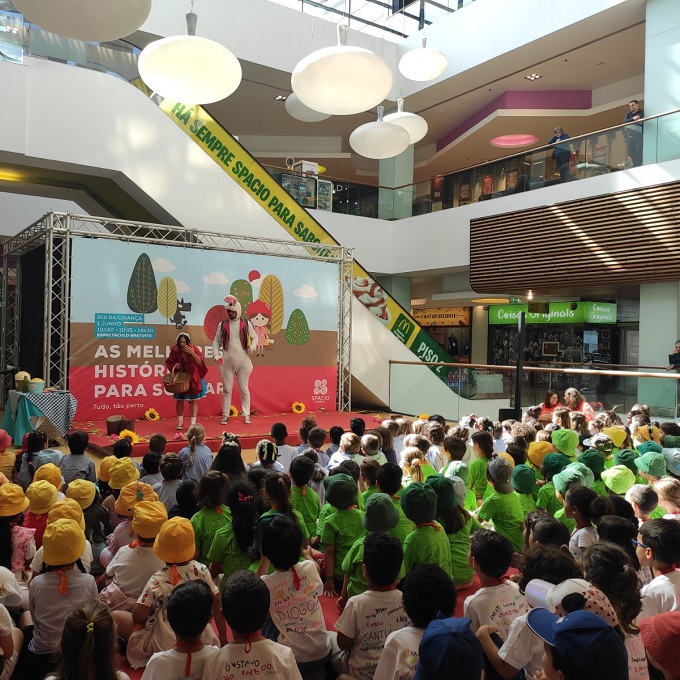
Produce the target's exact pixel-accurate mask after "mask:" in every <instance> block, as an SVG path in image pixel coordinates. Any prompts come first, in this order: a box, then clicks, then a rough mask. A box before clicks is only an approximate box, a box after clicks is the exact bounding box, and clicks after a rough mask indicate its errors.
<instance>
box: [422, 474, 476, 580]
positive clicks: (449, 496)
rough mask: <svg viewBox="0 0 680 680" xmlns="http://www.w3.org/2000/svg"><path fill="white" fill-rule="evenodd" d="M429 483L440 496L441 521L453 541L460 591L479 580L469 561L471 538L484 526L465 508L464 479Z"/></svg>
mask: <svg viewBox="0 0 680 680" xmlns="http://www.w3.org/2000/svg"><path fill="white" fill-rule="evenodd" d="M426 484H429V485H430V486H431V487H432V488H433V489H434V491H435V493H436V494H437V521H438V522H439V523H440V524H441V525H442V527H444V531H445V532H446V537H447V538H448V540H449V547H450V549H451V576H452V578H453V583H454V585H455V587H456V590H461V589H463V588H468V587H469V586H470V585H472V581H473V579H474V577H475V572H474V571H473V570H472V567H471V566H470V561H469V559H468V553H469V552H470V535H471V534H472V533H474V532H475V531H479V529H481V528H482V525H481V524H480V523H479V520H478V519H477V518H476V517H475V516H473V515H470V513H469V512H468V511H467V510H466V509H465V507H464V503H465V492H466V489H465V484H464V483H463V480H462V479H460V477H452V478H449V477H444V476H442V475H433V476H432V477H428V478H427V482H426ZM468 491H469V489H468Z"/></svg>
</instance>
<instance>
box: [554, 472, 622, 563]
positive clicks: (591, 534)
mask: <svg viewBox="0 0 680 680" xmlns="http://www.w3.org/2000/svg"><path fill="white" fill-rule="evenodd" d="M564 514H565V515H566V516H567V517H568V518H569V519H573V520H574V521H575V522H576V529H575V530H574V532H573V533H572V535H571V538H570V539H569V552H571V554H572V555H573V556H574V559H576V560H579V561H580V559H581V555H582V554H583V553H584V552H585V550H586V548H588V547H590V546H591V545H593V543H596V542H597V529H596V528H595V525H594V524H593V521H595V520H597V519H599V518H600V517H603V516H604V515H613V514H614V507H613V506H612V504H611V502H610V501H609V499H607V498H605V497H604V496H598V495H597V494H596V493H595V492H594V491H593V490H592V489H588V488H586V487H585V486H572V487H571V488H570V489H569V490H568V491H567V493H566V495H565V497H564Z"/></svg>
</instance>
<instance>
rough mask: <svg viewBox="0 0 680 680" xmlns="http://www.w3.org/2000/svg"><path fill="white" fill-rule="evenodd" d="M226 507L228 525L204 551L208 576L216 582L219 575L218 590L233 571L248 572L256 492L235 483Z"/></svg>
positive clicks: (240, 481) (240, 482)
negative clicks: (220, 575)
mask: <svg viewBox="0 0 680 680" xmlns="http://www.w3.org/2000/svg"><path fill="white" fill-rule="evenodd" d="M227 507H228V508H229V510H230V514H231V521H230V522H229V523H228V524H225V525H224V526H223V527H222V528H221V529H218V531H217V533H216V534H215V538H213V542H212V545H211V546H210V550H209V551H208V562H209V564H210V575H211V576H212V577H213V579H214V580H215V581H216V579H217V577H218V576H219V574H223V577H222V580H221V582H220V589H222V590H223V589H224V584H225V583H226V582H227V579H228V578H229V577H230V576H231V575H232V574H233V573H234V572H236V571H240V570H241V569H248V567H249V566H250V564H251V563H252V561H253V559H254V558H255V554H254V552H253V551H252V547H253V534H254V527H255V520H256V519H257V490H256V489H255V487H254V486H253V485H252V484H251V483H250V482H249V481H247V480H246V479H245V478H241V479H235V480H234V481H233V482H232V483H231V484H230V485H229V489H228V490H227Z"/></svg>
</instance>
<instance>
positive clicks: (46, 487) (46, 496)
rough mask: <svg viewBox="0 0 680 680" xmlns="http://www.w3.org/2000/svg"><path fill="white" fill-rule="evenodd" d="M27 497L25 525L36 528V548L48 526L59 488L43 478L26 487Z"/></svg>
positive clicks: (28, 527)
mask: <svg viewBox="0 0 680 680" xmlns="http://www.w3.org/2000/svg"><path fill="white" fill-rule="evenodd" d="M26 498H28V503H29V505H28V510H26V514H25V515H24V522H23V526H24V527H26V528H27V529H35V534H34V535H33V539H34V540H35V545H36V548H39V547H40V546H41V545H42V537H43V534H44V533H45V527H46V526H47V513H48V512H49V511H50V508H51V507H52V506H53V505H54V504H55V503H56V502H57V490H56V489H55V488H54V486H53V485H52V484H50V483H49V482H48V481H47V480H45V479H41V480H38V481H37V482H33V484H31V485H29V487H28V489H26Z"/></svg>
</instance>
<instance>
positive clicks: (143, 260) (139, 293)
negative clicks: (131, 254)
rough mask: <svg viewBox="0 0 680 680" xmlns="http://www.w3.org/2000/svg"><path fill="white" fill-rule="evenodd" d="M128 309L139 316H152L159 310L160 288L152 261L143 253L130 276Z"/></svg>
mask: <svg viewBox="0 0 680 680" xmlns="http://www.w3.org/2000/svg"><path fill="white" fill-rule="evenodd" d="M127 304H128V307H129V308H130V309H131V310H132V311H133V312H136V313H137V314H152V313H153V312H155V311H156V310H157V309H158V287H157V286H156V277H155V275H154V273H153V266H152V265H151V260H150V259H149V256H148V255H147V254H146V253H142V254H141V255H140V256H139V257H138V258H137V262H136V263H135V268H134V269H133V270H132V274H131V275H130V283H129V284H128V290H127Z"/></svg>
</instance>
